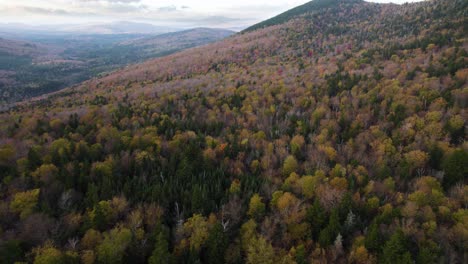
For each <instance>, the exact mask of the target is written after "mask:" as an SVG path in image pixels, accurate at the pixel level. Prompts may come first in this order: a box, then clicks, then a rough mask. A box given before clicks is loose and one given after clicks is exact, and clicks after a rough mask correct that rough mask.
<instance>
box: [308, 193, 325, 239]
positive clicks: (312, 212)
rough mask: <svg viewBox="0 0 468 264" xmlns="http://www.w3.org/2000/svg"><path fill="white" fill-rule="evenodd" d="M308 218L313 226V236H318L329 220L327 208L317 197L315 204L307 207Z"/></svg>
mask: <svg viewBox="0 0 468 264" xmlns="http://www.w3.org/2000/svg"><path fill="white" fill-rule="evenodd" d="M306 219H307V221H308V222H309V223H310V225H311V227H312V235H313V237H314V238H318V235H319V233H320V230H322V228H323V227H324V225H325V222H326V221H327V215H326V212H325V209H324V208H323V207H322V206H321V205H320V202H319V199H315V201H314V204H313V205H312V206H311V207H309V208H308V209H307V212H306Z"/></svg>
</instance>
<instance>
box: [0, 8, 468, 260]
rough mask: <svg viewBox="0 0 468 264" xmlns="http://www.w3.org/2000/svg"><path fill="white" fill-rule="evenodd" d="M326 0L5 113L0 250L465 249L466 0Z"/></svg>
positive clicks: (119, 254) (164, 256)
mask: <svg viewBox="0 0 468 264" xmlns="http://www.w3.org/2000/svg"><path fill="white" fill-rule="evenodd" d="M314 2H316V3H318V4H316V5H311V6H307V5H305V6H303V7H302V8H299V9H296V10H295V11H294V12H293V13H286V14H285V15H283V16H280V17H277V18H273V19H272V20H270V21H267V22H266V23H265V24H261V25H259V26H257V27H254V28H251V29H248V30H246V31H243V32H240V33H237V34H235V35H233V36H230V37H228V38H226V39H224V40H221V41H218V42H215V43H212V44H208V45H206V46H202V47H197V48H192V49H188V50H185V51H182V52H178V53H175V54H172V55H169V56H166V57H162V58H157V59H153V60H149V61H147V62H144V63H141V64H136V65H133V66H130V67H127V68H124V69H121V70H117V71H115V72H113V73H111V74H109V75H107V76H105V77H102V78H95V79H92V80H89V81H86V82H84V83H82V84H80V85H78V86H76V87H72V88H67V89H65V90H62V91H60V92H57V93H54V94H51V95H47V96H42V97H40V98H35V99H33V100H30V101H25V102H21V103H18V104H17V105H15V106H14V107H12V108H10V109H8V110H5V111H3V112H2V113H0V263H35V264H45V263H84V264H92V263H98V264H111V263H112V264H113V263H151V264H156V263H213V264H216V263H249V264H257V263H258V264H269V263H284V264H287V263H288V264H289V263H297V264H305V263H384V264H387V263H388V264H391V263H418V264H429V263H467V261H468V253H467V252H468V185H467V183H468V180H467V179H468V177H467V176H468V144H467V143H466V138H467V134H466V126H467V122H466V120H467V111H466V109H467V106H468V85H467V80H468V57H467V53H468V27H467V26H468V3H467V1H464V0H451V1H448V0H430V1H424V2H418V3H412V4H403V5H394V4H376V3H368V2H364V1H359V0H352V1H347V0H315V1H314Z"/></svg>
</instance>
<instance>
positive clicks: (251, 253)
mask: <svg viewBox="0 0 468 264" xmlns="http://www.w3.org/2000/svg"><path fill="white" fill-rule="evenodd" d="M273 263H275V251H274V249H273V247H272V246H271V244H270V243H268V241H266V240H265V238H263V237H259V238H258V239H254V240H253V241H251V243H250V245H249V247H248V249H247V264H273Z"/></svg>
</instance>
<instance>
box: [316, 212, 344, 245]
mask: <svg viewBox="0 0 468 264" xmlns="http://www.w3.org/2000/svg"><path fill="white" fill-rule="evenodd" d="M339 220H340V219H339V213H338V209H336V208H335V209H333V211H332V213H331V215H330V219H329V221H328V225H327V227H325V229H323V230H322V231H320V235H319V243H320V245H321V246H322V247H325V246H329V245H331V244H333V242H334V241H335V239H336V237H337V236H338V234H339V232H340V221H339Z"/></svg>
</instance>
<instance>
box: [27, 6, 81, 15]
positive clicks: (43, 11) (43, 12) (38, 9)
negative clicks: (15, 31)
mask: <svg viewBox="0 0 468 264" xmlns="http://www.w3.org/2000/svg"><path fill="white" fill-rule="evenodd" d="M19 9H22V10H24V11H26V12H29V13H33V14H40V15H71V14H72V13H70V12H69V11H67V10H64V9H51V8H41V7H32V6H23V7H19Z"/></svg>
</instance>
